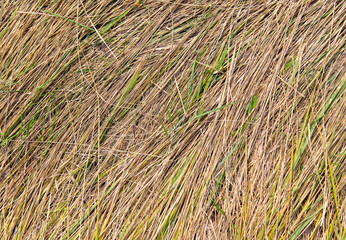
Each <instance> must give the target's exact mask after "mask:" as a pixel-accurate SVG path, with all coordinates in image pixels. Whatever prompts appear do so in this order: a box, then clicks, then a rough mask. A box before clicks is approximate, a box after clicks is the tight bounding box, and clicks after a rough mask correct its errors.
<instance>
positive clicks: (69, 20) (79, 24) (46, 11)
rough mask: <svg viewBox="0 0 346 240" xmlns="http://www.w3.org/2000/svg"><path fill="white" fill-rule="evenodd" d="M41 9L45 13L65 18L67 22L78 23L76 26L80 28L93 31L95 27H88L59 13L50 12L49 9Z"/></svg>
mask: <svg viewBox="0 0 346 240" xmlns="http://www.w3.org/2000/svg"><path fill="white" fill-rule="evenodd" d="M43 11H44V12H45V13H47V14H50V15H53V16H55V17H58V18H61V19H64V20H66V21H68V22H70V23H73V24H76V25H78V26H80V27H82V28H85V29H88V30H90V31H93V32H95V29H93V28H90V27H88V26H85V25H83V24H81V23H78V22H76V21H73V20H71V19H69V18H67V17H64V16H61V15H60V14H57V13H52V12H50V11H48V10H43Z"/></svg>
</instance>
